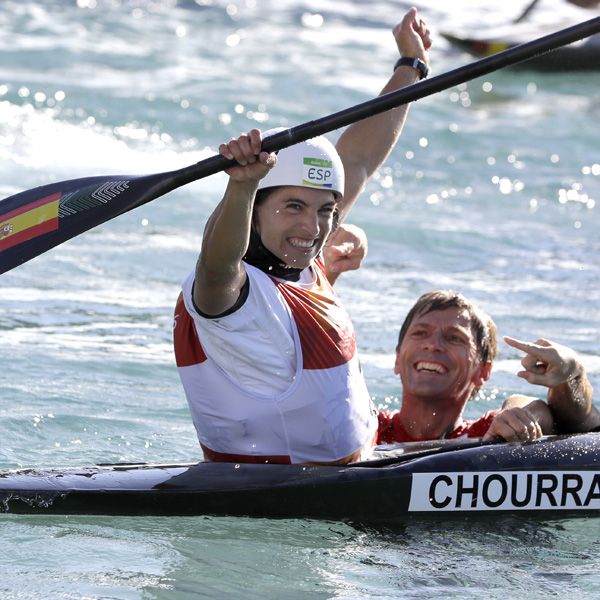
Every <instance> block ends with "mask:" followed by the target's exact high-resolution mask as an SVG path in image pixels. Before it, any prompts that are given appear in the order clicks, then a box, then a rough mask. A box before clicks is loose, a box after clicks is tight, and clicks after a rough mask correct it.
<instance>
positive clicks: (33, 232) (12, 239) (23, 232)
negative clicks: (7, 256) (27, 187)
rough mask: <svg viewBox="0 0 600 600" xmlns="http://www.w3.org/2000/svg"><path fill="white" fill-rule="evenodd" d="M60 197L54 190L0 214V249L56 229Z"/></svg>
mask: <svg viewBox="0 0 600 600" xmlns="http://www.w3.org/2000/svg"><path fill="white" fill-rule="evenodd" d="M60 197H61V193H60V192H55V193H54V194H50V195H49V196H46V197H44V198H40V199H39V200H34V201H33V202H29V203H28V204H25V205H23V206H21V207H19V208H17V209H15V210H13V211H11V212H9V213H7V214H5V215H2V216H0V219H2V220H1V221H0V250H6V249H7V248H10V247H12V246H14V245H16V244H20V243H21V242H25V241H27V240H30V239H33V238H35V237H38V236H40V235H42V234H44V233H49V232H51V231H56V230H57V229H58V207H59V201H60Z"/></svg>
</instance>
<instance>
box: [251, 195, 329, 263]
mask: <svg viewBox="0 0 600 600" xmlns="http://www.w3.org/2000/svg"><path fill="white" fill-rule="evenodd" d="M335 202H336V200H335V195H334V193H333V192H330V191H328V190H317V189H313V188H308V187H306V188H304V187H299V186H285V187H278V188H275V189H274V190H273V192H272V193H270V194H269V195H268V196H267V198H265V200H264V201H263V202H261V203H260V205H258V206H257V207H256V209H255V210H256V225H257V230H258V233H259V234H260V237H261V240H262V243H263V244H264V246H265V247H266V248H267V250H269V251H270V252H272V253H273V254H274V255H275V256H277V257H278V258H279V259H281V261H282V262H284V263H285V264H286V265H288V266H290V267H294V268H299V269H304V268H306V267H308V266H310V264H311V263H312V261H313V260H314V259H315V258H316V257H317V255H318V254H319V252H320V251H321V248H322V247H323V244H324V243H325V240H326V239H327V237H328V236H329V233H330V232H331V228H332V225H333V213H334V210H335Z"/></svg>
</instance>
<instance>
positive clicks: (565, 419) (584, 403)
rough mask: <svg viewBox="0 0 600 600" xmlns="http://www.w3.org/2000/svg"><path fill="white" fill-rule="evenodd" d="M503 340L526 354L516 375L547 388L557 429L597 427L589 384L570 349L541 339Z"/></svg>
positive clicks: (599, 421)
mask: <svg viewBox="0 0 600 600" xmlns="http://www.w3.org/2000/svg"><path fill="white" fill-rule="evenodd" d="M504 341H505V342H506V343H507V344H508V345H509V346H512V347H513V348H517V349H518V350H521V351H523V352H525V353H526V355H525V357H524V358H523V360H522V361H521V364H522V365H523V367H524V370H523V371H520V372H519V373H517V375H518V376H519V377H522V378H523V379H525V380H526V381H528V382H529V383H531V384H534V385H543V386H545V387H547V388H548V396H547V398H548V406H549V407H550V409H551V410H552V413H553V415H554V419H555V420H556V424H557V428H558V430H559V431H560V432H563V433H580V432H584V431H590V430H591V429H595V428H597V427H599V426H600V413H599V411H598V410H597V409H596V408H595V407H594V405H593V403H592V393H593V388H592V385H591V384H590V382H589V380H588V377H587V373H586V371H585V368H584V366H583V365H582V364H581V361H580V360H579V357H578V356H577V354H576V353H575V352H574V351H573V350H572V349H571V348H568V347H566V346H561V345H560V344H555V343H553V342H550V341H548V340H544V339H539V340H537V341H536V343H535V344H531V343H528V342H522V341H519V340H516V339H514V338H510V337H504Z"/></svg>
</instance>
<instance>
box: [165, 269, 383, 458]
mask: <svg viewBox="0 0 600 600" xmlns="http://www.w3.org/2000/svg"><path fill="white" fill-rule="evenodd" d="M244 266H245V269H246V272H247V274H248V279H249V292H248V298H247V299H246V301H245V303H244V304H243V305H242V306H241V307H240V308H239V309H238V310H236V311H235V312H234V313H232V314H230V315H227V316H224V317H219V318H215V319H207V318H204V317H202V316H201V315H200V314H198V312H197V310H196V309H195V307H194V303H193V301H192V288H193V281H194V274H193V273H192V274H191V275H190V276H189V277H188V279H187V280H186V282H185V283H184V285H183V291H182V293H181V295H180V297H179V299H178V301H177V307H176V309H175V326H174V343H175V356H176V360H177V367H178V370H179V374H180V377H181V381H182V383H183V387H184V389H185V393H186V396H187V400H188V403H189V407H190V411H191V413H192V418H193V421H194V425H195V427H196V431H197V433H198V439H199V440H200V443H201V445H202V448H203V450H204V454H205V458H207V459H209V460H226V461H238V462H278V463H304V462H333V461H338V460H342V459H344V458H346V457H348V456H351V455H354V456H355V457H356V456H357V455H358V454H359V453H360V451H361V449H363V448H368V449H370V447H371V443H372V440H373V438H374V435H375V433H376V430H377V418H376V416H375V412H376V411H375V410H374V408H373V406H372V402H371V399H370V396H369V393H368V391H367V388H366V385H365V382H364V379H363V376H362V372H361V369H360V366H359V363H358V358H357V354H356V342H355V335H354V329H353V327H352V323H351V321H350V317H349V315H348V313H347V312H346V311H345V310H344V308H343V307H342V306H341V304H340V302H339V300H338V299H337V297H336V295H335V293H334V291H333V289H332V287H331V285H330V284H329V282H328V281H327V278H326V276H325V273H324V270H323V268H322V265H321V264H320V263H319V262H318V261H317V262H316V264H315V266H314V268H313V269H312V270H311V269H307V270H306V271H305V272H304V273H303V274H304V275H306V274H308V276H309V278H310V279H311V280H312V281H310V282H308V283H304V284H302V283H301V282H299V283H296V282H287V281H281V280H279V279H275V278H272V277H269V276H268V275H267V274H265V273H263V272H262V271H261V270H259V269H257V268H255V267H253V266H251V265H247V264H245V265H244ZM304 279H306V277H305V278H304Z"/></svg>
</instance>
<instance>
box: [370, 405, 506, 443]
mask: <svg viewBox="0 0 600 600" xmlns="http://www.w3.org/2000/svg"><path fill="white" fill-rule="evenodd" d="M498 412H499V410H498V409H495V410H488V411H487V412H486V413H485V414H484V415H483V416H481V417H479V418H478V419H475V420H473V421H467V420H466V419H463V420H462V421H461V422H460V424H459V425H458V426H457V427H455V428H454V429H453V430H452V431H449V432H447V433H446V435H445V436H444V439H456V438H476V437H482V436H483V435H485V433H486V432H487V430H488V429H489V428H490V425H491V424H492V421H493V420H494V417H495V416H496V415H497V414H498ZM377 418H378V420H379V427H378V430H377V444H395V443H399V442H424V441H427V440H429V439H431V438H415V437H412V436H411V435H410V433H408V431H406V429H405V428H404V425H402V422H401V421H400V412H399V411H395V412H393V413H390V412H389V411H386V412H379V413H378V415H377Z"/></svg>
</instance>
